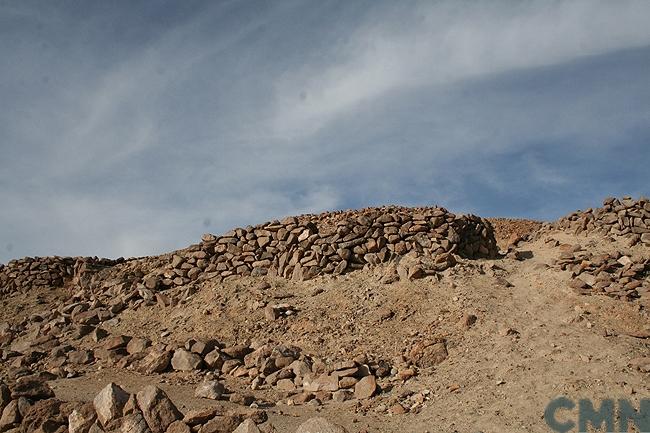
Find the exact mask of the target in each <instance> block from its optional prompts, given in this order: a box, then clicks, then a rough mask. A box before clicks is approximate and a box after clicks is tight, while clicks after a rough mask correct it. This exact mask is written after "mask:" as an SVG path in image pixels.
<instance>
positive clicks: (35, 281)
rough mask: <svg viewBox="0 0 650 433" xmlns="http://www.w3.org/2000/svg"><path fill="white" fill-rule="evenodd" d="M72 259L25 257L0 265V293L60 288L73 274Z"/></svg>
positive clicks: (73, 262)
mask: <svg viewBox="0 0 650 433" xmlns="http://www.w3.org/2000/svg"><path fill="white" fill-rule="evenodd" d="M74 264H75V259H74V258H72V257H25V258H23V259H19V260H12V261H10V262H9V263H8V264H7V265H6V266H5V265H0V293H2V294H5V293H10V292H13V291H25V290H28V289H29V288H31V287H61V286H63V283H64V281H65V280H66V279H70V278H72V276H73V273H74Z"/></svg>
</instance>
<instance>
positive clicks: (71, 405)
mask: <svg viewBox="0 0 650 433" xmlns="http://www.w3.org/2000/svg"><path fill="white" fill-rule="evenodd" d="M46 380H47V378H45V377H39V376H29V377H21V378H19V379H18V380H17V381H15V382H14V383H11V384H9V385H6V384H4V383H2V382H0V432H12V433H17V432H49V433H66V432H68V433H101V432H104V431H107V432H108V431H122V432H130V433H192V432H195V433H232V432H235V433H261V432H275V431H277V430H276V429H275V428H274V427H273V425H271V424H270V423H269V422H267V421H268V416H267V414H266V412H264V411H263V410H261V409H256V408H239V409H230V410H226V409H225V408H222V407H219V406H212V407H208V408H204V409H194V410H190V411H188V412H186V413H185V414H183V413H182V412H181V411H180V410H179V409H178V408H177V407H176V405H175V404H174V403H173V402H172V400H171V399H170V398H169V396H168V395H167V394H166V393H165V392H164V391H163V390H162V389H160V388H158V387H157V386H153V385H149V386H146V387H144V388H143V389H141V390H140V391H139V392H137V393H134V394H130V393H128V392H127V391H125V390H124V389H123V388H122V387H120V386H119V385H117V384H115V383H109V384H107V385H106V386H105V387H104V388H103V389H102V390H101V391H100V392H99V393H98V394H97V395H96V396H95V398H94V399H93V400H92V402H63V401H61V400H59V399H57V398H55V396H54V392H53V391H52V389H51V388H50V387H49V386H48V385H47V382H46ZM258 426H259V427H258ZM299 432H341V433H345V432H346V430H345V429H344V428H343V427H340V426H338V425H337V424H334V423H331V422H329V421H327V420H326V419H324V418H311V419H309V420H307V421H305V422H304V423H303V424H301V425H300V426H299V427H298V429H297V430H296V433H299Z"/></svg>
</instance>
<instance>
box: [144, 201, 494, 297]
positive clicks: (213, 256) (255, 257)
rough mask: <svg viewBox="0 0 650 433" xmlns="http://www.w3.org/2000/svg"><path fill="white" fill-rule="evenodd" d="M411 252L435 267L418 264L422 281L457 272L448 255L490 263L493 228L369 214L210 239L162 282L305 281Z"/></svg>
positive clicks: (308, 219) (296, 221)
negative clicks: (428, 275) (254, 278)
mask: <svg viewBox="0 0 650 433" xmlns="http://www.w3.org/2000/svg"><path fill="white" fill-rule="evenodd" d="M410 252H411V253H413V254H415V255H417V256H418V257H422V258H428V259H430V260H424V261H422V262H421V263H420V264H419V266H420V267H422V268H423V269H422V271H423V272H418V274H420V275H421V276H424V275H425V274H426V271H430V272H435V271H440V270H443V269H444V268H446V267H448V266H452V265H453V263H454V262H453V261H452V260H451V259H450V258H449V257H450V255H451V254H457V255H460V256H462V257H467V258H477V257H493V256H495V255H496V253H497V247H496V241H495V239H494V233H493V230H492V226H491V225H490V223H489V222H487V221H486V220H484V219H482V218H479V217H476V216H472V215H462V216H459V215H454V214H452V213H450V212H448V211H447V210H445V209H443V208H439V207H432V208H403V207H383V208H368V209H363V210H359V211H345V212H330V213H323V214H320V215H306V216H301V217H290V218H285V219H283V220H282V221H271V222H267V223H265V224H260V225H257V226H255V227H246V228H238V229H235V230H231V231H230V232H228V233H226V234H224V235H222V236H214V235H211V234H206V235H204V236H203V237H202V242H201V243H200V244H198V245H193V246H191V247H189V248H187V249H186V250H184V251H179V252H178V253H177V254H175V255H174V256H173V258H172V260H171V263H170V264H169V269H167V270H165V271H164V272H163V273H162V274H161V275H160V282H161V283H162V285H164V286H180V285H185V284H187V283H189V282H191V281H194V280H198V279H200V278H209V279H216V280H221V279H228V278H234V277H235V276H248V275H252V276H262V275H278V276H281V277H285V278H291V279H294V280H308V279H310V278H313V277H315V276H317V275H322V274H342V273H345V272H348V271H351V270H355V269H362V268H363V267H364V266H367V265H377V264H380V263H384V262H387V261H392V260H399V259H400V258H401V257H403V256H405V255H406V254H408V253H410ZM152 284H154V283H152Z"/></svg>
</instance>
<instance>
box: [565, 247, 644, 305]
mask: <svg viewBox="0 0 650 433" xmlns="http://www.w3.org/2000/svg"><path fill="white" fill-rule="evenodd" d="M556 265H557V266H559V267H560V268H561V269H562V270H569V271H571V278H572V282H571V287H572V288H573V289H574V290H575V291H576V292H577V293H580V294H592V293H601V294H605V295H607V296H611V297H615V298H619V299H624V300H632V299H636V298H639V297H644V296H648V295H649V294H650V279H649V278H648V276H650V259H649V258H641V257H630V256H627V255H624V254H623V253H621V252H615V253H611V254H592V253H590V252H587V251H582V250H580V247H579V246H576V247H573V248H572V247H571V246H569V245H567V246H566V248H565V251H564V252H562V253H561V254H560V257H559V259H558V260H557V261H556Z"/></svg>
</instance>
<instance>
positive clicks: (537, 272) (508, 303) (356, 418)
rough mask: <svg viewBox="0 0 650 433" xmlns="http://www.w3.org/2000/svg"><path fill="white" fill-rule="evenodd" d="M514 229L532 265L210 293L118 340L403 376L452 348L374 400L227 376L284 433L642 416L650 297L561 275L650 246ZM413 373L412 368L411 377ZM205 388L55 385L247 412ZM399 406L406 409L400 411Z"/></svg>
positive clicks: (122, 330)
mask: <svg viewBox="0 0 650 433" xmlns="http://www.w3.org/2000/svg"><path fill="white" fill-rule="evenodd" d="M512 224H514V225H508V223H507V222H503V221H502V222H500V223H498V224H495V228H496V230H497V235H498V236H499V233H500V234H501V235H500V238H501V240H507V239H508V238H510V237H511V235H512V233H517V234H518V235H523V234H526V233H525V232H528V233H530V234H531V236H530V239H531V240H530V241H521V242H519V243H518V245H517V246H516V250H517V251H519V253H520V254H519V255H518V256H517V257H518V258H519V259H517V258H515V255H514V254H513V253H511V254H508V255H507V256H506V257H504V258H498V259H493V260H488V259H479V260H467V259H459V263H458V264H457V265H456V266H454V267H452V268H449V269H447V270H445V271H443V272H441V273H439V274H438V276H434V277H427V278H423V279H419V280H414V281H403V280H402V281H399V280H398V281H390V280H389V282H387V281H386V279H385V278H384V277H385V275H386V274H387V273H388V272H389V267H390V265H383V266H379V267H375V268H369V269H364V270H361V271H356V272H352V273H349V274H345V275H341V276H332V275H328V276H321V277H317V278H315V279H313V280H309V281H291V280H286V279H283V278H279V277H262V278H254V277H244V278H239V279H235V280H230V281H225V282H220V283H218V284H217V283H212V282H210V281H206V282H203V283H201V284H200V285H198V287H197V290H196V292H195V293H190V294H189V295H188V296H187V298H186V299H184V300H183V301H182V303H181V304H179V305H176V306H169V307H161V306H159V305H158V304H155V305H151V306H147V305H144V304H142V305H141V306H139V308H137V309H130V310H125V311H124V312H122V313H121V314H120V315H119V320H113V321H110V322H109V323H107V324H105V325H104V328H105V329H106V330H107V331H108V332H109V333H110V334H111V335H129V336H132V337H145V338H148V339H150V340H152V346H156V344H157V343H164V344H167V345H170V344H177V345H182V344H184V342H185V341H187V340H188V339H189V338H194V339H206V340H207V339H216V340H218V341H220V342H222V343H223V344H224V345H226V346H228V345H233V344H237V343H241V342H245V341H247V342H249V343H251V342H252V344H262V343H266V342H269V341H273V342H281V343H283V344H286V345H295V346H297V347H300V348H301V349H302V350H303V353H306V354H308V355H309V356H310V357H311V358H313V359H315V360H322V361H323V363H324V364H328V365H331V364H333V363H335V362H337V361H345V360H349V359H358V357H359V356H364V355H365V356H367V357H368V358H372V359H373V360H385V361H386V362H387V363H389V365H391V366H393V367H398V366H400V365H401V364H403V363H404V361H405V359H407V358H408V357H409V356H410V354H412V350H413V348H414V347H415V346H417V345H418V343H419V342H421V341H424V340H432V339H434V340H436V341H438V340H440V341H444V342H445V347H446V352H447V354H446V357H444V359H443V360H442V362H440V363H437V364H436V365H434V366H427V367H415V366H413V368H412V369H413V375H412V377H407V376H408V375H407V376H400V375H397V376H395V375H391V376H390V377H389V378H387V379H382V380H380V387H381V388H382V389H381V392H379V393H378V394H377V395H376V396H375V397H374V398H372V399H369V400H358V399H352V400H348V401H344V402H334V401H324V402H322V404H318V405H316V404H304V405H293V404H291V405H290V404H287V403H288V402H290V401H291V398H292V395H293V394H292V393H282V392H277V391H275V390H273V389H259V390H251V389H250V381H246V380H242V379H241V378H234V377H230V376H221V377H220V378H221V379H222V380H223V381H224V382H225V383H226V384H227V387H228V388H229V389H232V390H234V391H236V392H241V393H246V392H248V393H252V394H253V395H254V396H255V400H256V402H257V403H256V405H257V406H259V407H261V408H263V409H264V410H265V411H266V412H267V414H268V417H269V421H267V423H265V425H267V426H268V425H269V424H272V425H273V426H274V427H275V429H276V430H277V431H279V432H285V431H286V432H293V431H295V429H296V427H297V426H298V425H299V424H300V423H301V422H302V421H304V420H306V419H308V418H310V417H312V416H315V415H322V416H325V417H326V418H329V419H331V420H335V421H336V422H337V423H340V424H341V425H343V426H345V427H346V428H347V429H348V430H349V431H350V432H362V431H368V432H403V431H409V432H427V431H428V432H479V431H481V432H486V433H487V432H501V433H503V432H521V431H527V432H548V431H550V430H549V428H548V426H547V425H546V423H545V420H544V419H543V413H544V409H545V407H546V405H547V404H548V402H549V401H550V400H551V399H553V398H555V397H558V396H562V395H563V396H567V397H569V398H571V399H573V400H576V401H577V400H578V399H580V398H590V399H594V400H600V399H603V398H626V399H629V400H631V401H632V402H634V403H635V404H636V405H637V406H638V402H639V399H641V398H645V397H647V396H648V394H649V391H650V389H649V387H650V381H649V376H648V373H645V372H643V371H639V370H638V369H637V368H635V366H634V365H632V364H631V361H633V360H635V359H637V358H643V357H647V356H648V343H649V341H650V340H649V339H648V338H646V337H648V336H650V320H649V317H648V310H647V306H648V301H649V300H650V296H649V295H648V294H647V292H645V291H640V297H639V298H637V299H635V300H633V301H632V302H627V301H625V300H622V299H616V298H612V297H608V296H604V295H581V294H578V293H579V292H577V291H576V290H574V289H573V288H572V275H571V273H570V272H569V271H563V270H561V269H560V267H559V266H558V265H556V264H555V262H556V260H557V259H558V258H560V256H561V255H562V254H563V253H564V252H565V251H566V250H567V245H570V246H573V248H572V250H573V251H578V250H582V251H589V252H592V253H594V254H597V253H613V252H619V253H623V254H625V255H628V256H642V257H648V256H650V251H649V249H648V247H647V246H643V245H642V244H639V245H636V246H633V247H630V246H629V243H628V242H626V240H625V239H623V238H621V239H619V240H616V239H610V238H606V237H603V236H601V235H596V234H587V235H585V234H582V235H575V234H571V233H567V232H565V231H557V230H556V231H553V230H551V229H544V231H539V226H538V225H537V224H535V223H529V222H520V223H517V222H512ZM522 232H523V233H522ZM500 245H502V246H503V245H504V244H503V242H500ZM578 246H579V247H578ZM261 282H267V283H268V284H266V285H262V284H260V283H261ZM646 282H647V281H646ZM67 290H68V289H66V288H60V289H57V290H54V291H47V290H39V291H32V292H29V293H28V294H16V295H14V296H11V297H7V298H5V299H2V304H1V305H2V306H1V312H2V315H3V317H15V318H18V317H26V316H29V315H31V314H34V313H36V312H38V311H41V310H44V309H47V308H52V307H54V306H56V305H57V304H58V303H61V302H64V300H65V299H66V298H67V297H68V296H69V294H68V293H67ZM274 303H284V304H287V308H289V309H290V310H291V311H292V312H293V314H291V315H289V316H287V317H282V318H278V319H269V318H268V317H267V315H266V314H265V313H266V312H265V308H264V307H263V306H264V305H269V304H274ZM473 320H475V321H473ZM639 337H641V338H639ZM82 346H83V347H86V348H88V349H96V348H97V347H98V343H95V342H93V341H92V340H90V339H88V338H86V339H84V340H82ZM405 368H406V367H399V369H400V374H402V371H403V370H404V369H405ZM11 370H12V367H11V366H10V365H9V363H8V362H7V363H3V365H2V367H0V371H1V372H2V375H3V376H9V375H10V374H11ZM217 376H218V375H217ZM205 377H214V374H213V373H211V372H206V371H201V370H197V371H190V372H166V373H162V374H157V375H145V374H142V373H139V372H138V371H137V369H134V368H127V369H123V368H118V367H117V366H115V365H112V366H107V367H106V366H103V364H101V363H98V364H91V365H87V366H85V367H80V369H79V376H78V377H73V378H62V379H57V380H54V381H52V382H51V383H50V384H51V386H52V387H53V389H54V390H55V392H56V395H57V397H59V398H60V399H62V400H64V401H89V400H91V399H92V398H93V397H94V395H95V394H96V393H97V392H98V391H99V390H100V389H101V388H102V387H103V386H104V385H105V384H106V383H107V382H109V381H114V382H116V383H119V384H120V385H122V386H123V387H124V388H125V389H126V390H127V391H129V392H136V391H138V390H139V389H141V388H142V387H143V386H144V385H146V384H152V383H153V384H159V385H160V386H161V388H162V389H164V390H165V391H167V392H168V394H169V395H170V397H171V398H172V400H173V401H174V402H175V403H176V405H177V406H178V407H179V409H181V410H182V411H186V410H189V409H195V408H201V407H205V406H215V405H217V406H224V407H228V408H233V407H236V406H237V405H236V404H234V403H231V402H222V401H211V400H206V399H198V398H195V397H194V396H193V393H194V389H195V388H196V384H197V383H199V382H201V381H203V380H204V378H205ZM401 378H403V379H406V380H401ZM397 404H400V406H399V407H401V408H402V409H403V410H396V407H397V406H396V405H397ZM398 412H405V413H398ZM575 417H576V415H575V413H574V414H573V418H574V419H575Z"/></svg>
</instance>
